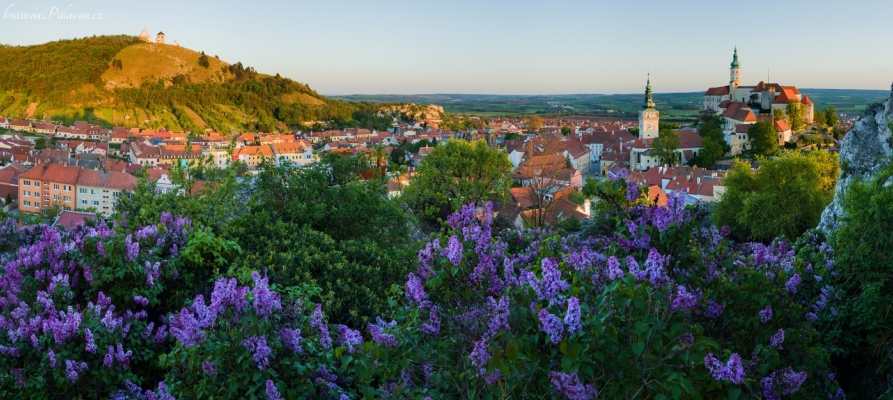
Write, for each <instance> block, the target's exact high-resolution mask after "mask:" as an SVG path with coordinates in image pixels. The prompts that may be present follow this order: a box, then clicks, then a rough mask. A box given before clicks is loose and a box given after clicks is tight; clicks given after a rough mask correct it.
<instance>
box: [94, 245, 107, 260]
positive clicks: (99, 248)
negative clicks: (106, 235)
mask: <svg viewBox="0 0 893 400" xmlns="http://www.w3.org/2000/svg"><path fill="white" fill-rule="evenodd" d="M96 252H97V253H99V255H101V256H102V257H103V258H108V257H109V254H108V253H107V252H106V251H105V247H103V246H102V242H96Z"/></svg>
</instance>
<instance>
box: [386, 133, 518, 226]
mask: <svg viewBox="0 0 893 400" xmlns="http://www.w3.org/2000/svg"><path fill="white" fill-rule="evenodd" d="M511 169H512V163H511V161H509V159H508V157H507V156H506V154H505V153H504V152H502V151H499V150H494V149H491V148H489V147H488V146H487V144H486V143H485V142H484V141H483V140H478V141H475V142H473V143H470V142H466V141H459V140H450V141H447V142H446V143H444V144H441V145H440V146H437V147H436V148H434V150H433V151H432V152H431V153H429V154H428V155H427V156H425V157H424V158H422V162H421V164H420V165H419V169H418V172H417V173H416V174H415V175H413V177H412V179H411V180H410V183H409V186H407V188H406V189H405V190H404V192H403V196H402V199H404V200H405V201H406V203H407V204H408V205H409V206H410V208H412V209H413V210H414V211H415V212H416V213H417V215H418V216H419V217H420V218H423V219H425V220H427V221H428V222H432V223H436V222H437V221H439V220H443V219H445V218H446V217H447V215H449V214H451V213H452V212H453V211H456V210H458V209H460V208H461V207H462V206H463V205H465V204H469V203H474V204H482V203H483V202H486V201H498V200H502V199H504V198H506V196H507V195H508V190H509V188H511V185H512V180H511Z"/></svg>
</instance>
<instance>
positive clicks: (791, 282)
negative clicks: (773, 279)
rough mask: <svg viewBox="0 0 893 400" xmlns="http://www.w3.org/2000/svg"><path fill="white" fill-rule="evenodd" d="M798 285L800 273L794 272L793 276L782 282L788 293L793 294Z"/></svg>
mask: <svg viewBox="0 0 893 400" xmlns="http://www.w3.org/2000/svg"><path fill="white" fill-rule="evenodd" d="M798 285H800V274H794V276H792V277H791V279H788V282H787V283H785V284H784V287H785V289H787V290H788V292H789V293H791V294H795V293H797V286H798Z"/></svg>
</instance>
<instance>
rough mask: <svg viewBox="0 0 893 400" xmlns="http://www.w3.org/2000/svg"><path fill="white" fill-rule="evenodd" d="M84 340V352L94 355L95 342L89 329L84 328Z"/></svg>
mask: <svg viewBox="0 0 893 400" xmlns="http://www.w3.org/2000/svg"><path fill="white" fill-rule="evenodd" d="M84 340H85V341H86V342H87V345H86V348H85V350H87V352H88V353H92V354H96V341H95V340H94V338H93V332H90V328H84Z"/></svg>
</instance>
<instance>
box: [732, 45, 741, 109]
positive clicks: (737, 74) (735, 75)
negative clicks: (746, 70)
mask: <svg viewBox="0 0 893 400" xmlns="http://www.w3.org/2000/svg"><path fill="white" fill-rule="evenodd" d="M739 86H741V64H739V63H738V46H735V55H734V56H732V67H731V68H729V98H731V99H732V101H738V100H737V99H738V87H739Z"/></svg>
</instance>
